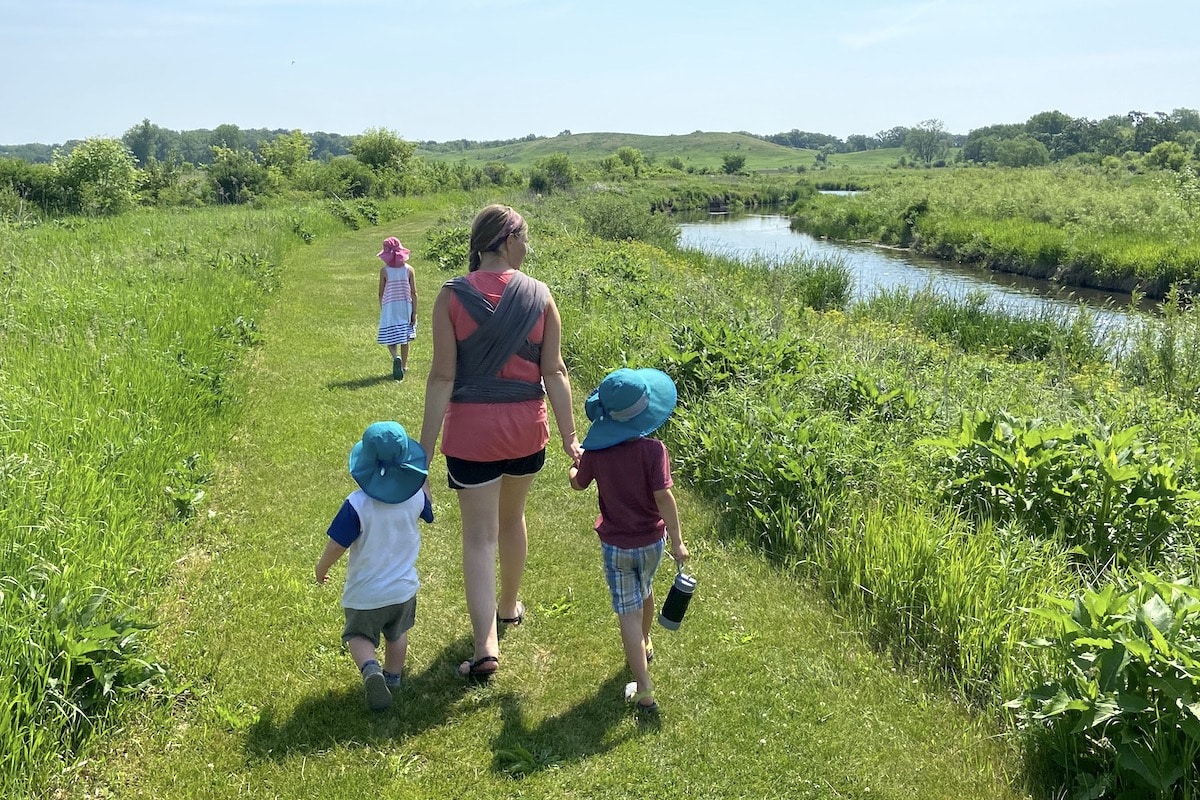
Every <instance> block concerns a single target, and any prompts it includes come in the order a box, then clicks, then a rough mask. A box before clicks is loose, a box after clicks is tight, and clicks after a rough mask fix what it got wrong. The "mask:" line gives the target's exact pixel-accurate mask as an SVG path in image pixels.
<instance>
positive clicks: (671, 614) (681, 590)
mask: <svg viewBox="0 0 1200 800" xmlns="http://www.w3.org/2000/svg"><path fill="white" fill-rule="evenodd" d="M695 591H696V579H695V578H693V577H692V576H691V575H684V574H683V564H681V563H680V562H678V561H677V562H675V583H673V584H672V585H671V591H669V592H667V599H666V601H664V602H663V607H662V613H660V614H659V615H658V624H659V625H662V626H663V627H664V628H666V629H667V630H669V631H677V630H679V624H680V623H681V622H683V615H684V614H685V613H687V607H688V603H690V602H691V601H692V593H693V592H695Z"/></svg>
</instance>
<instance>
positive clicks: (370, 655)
mask: <svg viewBox="0 0 1200 800" xmlns="http://www.w3.org/2000/svg"><path fill="white" fill-rule="evenodd" d="M346 648H347V649H348V650H349V651H350V657H351V658H353V659H354V663H355V665H356V666H357V667H358V668H359V669H360V670H361V669H362V668H363V664H366V663H367V662H368V661H374V660H375V645H373V644H371V640H370V639H365V638H363V637H362V636H355V637H354V638H353V639H348V640H346Z"/></svg>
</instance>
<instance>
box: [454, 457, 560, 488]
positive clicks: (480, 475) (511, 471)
mask: <svg viewBox="0 0 1200 800" xmlns="http://www.w3.org/2000/svg"><path fill="white" fill-rule="evenodd" d="M545 464H546V448H544V447H543V448H542V449H541V450H538V451H537V452H536V453H534V454H533V455H531V456H523V457H521V458H506V459H504V460H502V461H467V460H466V459H465V458H455V457H454V456H446V482H447V483H448V484H449V485H450V488H451V489H478V488H479V487H480V486H487V485H488V484H489V483H495V482H496V481H498V480H500V479H501V478H502V477H504V476H505V475H510V476H512V477H514V478H519V477H521V476H523V475H534V474H536V473H538V472H540V471H541V469H542V467H543V466H545Z"/></svg>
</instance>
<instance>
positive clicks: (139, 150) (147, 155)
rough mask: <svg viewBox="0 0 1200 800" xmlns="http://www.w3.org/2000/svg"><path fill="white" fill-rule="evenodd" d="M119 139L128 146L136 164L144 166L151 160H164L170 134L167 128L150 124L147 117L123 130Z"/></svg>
mask: <svg viewBox="0 0 1200 800" xmlns="http://www.w3.org/2000/svg"><path fill="white" fill-rule="evenodd" d="M121 141H123V142H124V143H125V146H126V147H128V148H129V152H131V153H133V157H134V158H136V159H137V163H138V166H139V167H145V166H146V165H147V164H149V163H150V161H151V160H157V161H165V160H166V158H167V152H168V148H169V145H170V136H169V132H168V131H167V130H165V129H163V128H160V127H158V126H157V125H154V124H152V123H151V122H150V120H148V119H143V120H142V121H141V123H140V124H138V125H134V126H133V127H132V128H130V129H129V130H127V131H125V135H124V136H122V137H121Z"/></svg>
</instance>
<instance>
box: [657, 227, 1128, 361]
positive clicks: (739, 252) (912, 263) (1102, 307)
mask: <svg viewBox="0 0 1200 800" xmlns="http://www.w3.org/2000/svg"><path fill="white" fill-rule="evenodd" d="M678 218H679V220H680V225H679V228H680V240H679V245H680V247H683V248H686V249H692V250H700V251H702V252H707V253H713V254H715V255H724V256H729V257H733V258H745V257H748V256H750V255H752V254H754V253H762V254H766V255H769V256H774V257H778V256H790V255H793V254H797V253H803V254H806V255H808V256H810V257H814V258H822V259H836V260H838V261H841V262H842V263H843V264H845V266H846V267H847V268H848V269H849V270H850V274H851V276H852V278H853V281H854V288H853V291H852V294H851V301H852V302H853V301H855V300H865V299H870V298H871V297H872V296H873V295H874V294H875V293H877V292H878V291H880V290H881V289H884V290H895V289H899V288H907V289H911V290H920V289H926V288H928V289H931V290H933V291H935V292H937V293H938V294H940V295H943V296H947V297H955V298H963V297H965V296H967V295H968V294H969V293H978V292H983V293H984V294H985V296H986V297H987V302H988V306H989V307H991V308H1000V309H1004V310H1005V311H1007V312H1009V313H1012V314H1014V315H1025V316H1043V315H1049V314H1052V315H1056V318H1061V319H1064V320H1067V319H1070V318H1072V317H1073V315H1074V314H1076V313H1078V307H1079V305H1080V304H1081V303H1082V304H1084V305H1086V306H1088V307H1089V309H1090V310H1091V312H1092V313H1093V314H1094V316H1095V318H1096V325H1097V328H1098V332H1099V333H1100V334H1101V336H1102V338H1108V337H1109V336H1110V335H1111V334H1113V333H1115V332H1116V331H1118V330H1122V329H1125V328H1127V327H1128V326H1129V325H1130V324H1132V323H1133V322H1134V321H1135V320H1136V319H1137V317H1138V315H1137V314H1131V313H1130V312H1129V311H1128V308H1129V303H1130V302H1131V299H1132V298H1131V297H1130V296H1129V295H1121V294H1113V293H1107V292H1099V291H1096V290H1093V289H1082V288H1071V289H1068V288H1065V287H1062V286H1060V285H1058V284H1055V283H1051V282H1049V281H1040V280H1035V279H1033V278H1026V277H1024V276H1020V275H1008V274H1005V273H1000V272H991V271H989V270H983V269H978V268H971V267H967V266H963V265H960V264H954V263H952V262H947V261H941V260H938V259H933V258H925V257H922V256H919V255H915V254H913V253H910V252H909V251H907V250H896V249H889V248H884V247H878V246H875V245H869V244H855V243H848V242H835V241H829V240H825V239H817V238H815V237H813V236H810V235H808V234H806V233H802V232H800V231H793V230H792V229H791V228H790V227H789V222H790V221H789V219H788V218H787V217H786V216H783V215H781V214H703V215H688V216H685V215H679V216H678Z"/></svg>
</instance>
